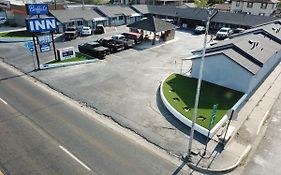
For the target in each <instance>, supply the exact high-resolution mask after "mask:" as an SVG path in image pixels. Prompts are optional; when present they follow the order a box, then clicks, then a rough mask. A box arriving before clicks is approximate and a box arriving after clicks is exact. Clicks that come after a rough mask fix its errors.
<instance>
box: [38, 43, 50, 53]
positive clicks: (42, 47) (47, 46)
mask: <svg viewBox="0 0 281 175" xmlns="http://www.w3.org/2000/svg"><path fill="white" fill-rule="evenodd" d="M50 50H51V47H50V44H49V43H42V44H40V51H41V52H48V51H50Z"/></svg>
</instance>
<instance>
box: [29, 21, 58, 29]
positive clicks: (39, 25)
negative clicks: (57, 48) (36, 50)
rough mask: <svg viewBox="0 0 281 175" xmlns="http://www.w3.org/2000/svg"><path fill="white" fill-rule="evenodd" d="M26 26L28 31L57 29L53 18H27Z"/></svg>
mask: <svg viewBox="0 0 281 175" xmlns="http://www.w3.org/2000/svg"><path fill="white" fill-rule="evenodd" d="M26 26H27V29H28V31H29V32H44V31H51V30H56V29H57V22H56V19H55V18H37V19H27V20H26Z"/></svg>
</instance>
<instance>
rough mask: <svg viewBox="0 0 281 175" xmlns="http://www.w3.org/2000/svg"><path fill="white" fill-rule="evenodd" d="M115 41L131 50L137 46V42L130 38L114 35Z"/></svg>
mask: <svg viewBox="0 0 281 175" xmlns="http://www.w3.org/2000/svg"><path fill="white" fill-rule="evenodd" d="M111 38H112V39H113V40H115V41H120V42H121V43H123V44H124V46H125V48H126V49H127V48H130V47H132V46H133V45H134V44H135V41H134V40H133V39H130V38H126V37H125V36H124V35H113V36H112V37H111Z"/></svg>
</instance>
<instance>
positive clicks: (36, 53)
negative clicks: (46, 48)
mask: <svg viewBox="0 0 281 175" xmlns="http://www.w3.org/2000/svg"><path fill="white" fill-rule="evenodd" d="M32 39H33V44H34V49H35V56H36V60H37V67H38V70H40V62H39V57H38V51H37V47H36V42H35V37H34V34H32Z"/></svg>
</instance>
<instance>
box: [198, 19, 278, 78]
mask: <svg viewBox="0 0 281 175" xmlns="http://www.w3.org/2000/svg"><path fill="white" fill-rule="evenodd" d="M278 28H281V22H280V21H273V22H271V23H267V24H265V25H260V26H257V27H255V28H252V29H249V30H246V31H245V32H242V33H241V34H238V35H236V36H235V37H233V38H231V39H229V40H224V41H221V42H219V43H218V44H215V45H213V46H211V47H209V48H207V49H206V58H208V57H209V56H212V55H214V54H224V55H226V56H227V57H229V58H230V59H231V60H233V61H234V62H236V63H237V64H239V65H240V66H242V67H243V68H245V69H246V70H247V71H249V72H251V73H252V74H256V73H257V72H258V71H259V70H260V69H261V68H262V67H263V65H264V64H265V63H266V62H267V61H268V60H269V59H270V58H272V56H273V55H275V54H276V53H277V52H279V51H280V50H281V45H280V44H281V40H280V38H281V32H277V31H276V30H277V29H278ZM273 29H275V30H273ZM253 42H255V43H258V44H257V45H256V46H255V47H253V44H252V43H253ZM200 52H202V51H201V50H197V51H194V52H193V53H199V54H200ZM198 57H200V56H198ZM198 57H194V59H196V58H198Z"/></svg>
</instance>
